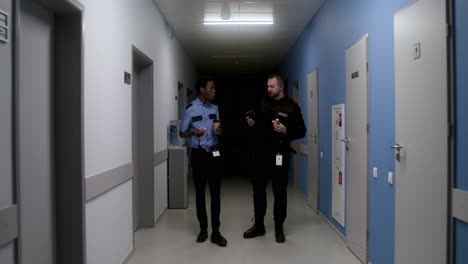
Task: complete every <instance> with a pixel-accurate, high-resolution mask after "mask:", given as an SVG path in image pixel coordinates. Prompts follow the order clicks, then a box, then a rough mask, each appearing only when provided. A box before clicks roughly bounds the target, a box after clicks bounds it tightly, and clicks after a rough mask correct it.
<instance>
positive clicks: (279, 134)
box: [244, 74, 306, 243]
mask: <svg viewBox="0 0 468 264" xmlns="http://www.w3.org/2000/svg"><path fill="white" fill-rule="evenodd" d="M267 86H268V95H269V97H268V98H263V99H262V100H261V102H260V104H259V106H258V109H257V110H256V111H249V112H247V114H246V122H247V125H248V126H249V130H250V134H251V136H252V139H253V142H255V146H254V150H253V159H254V160H253V164H254V167H255V169H254V170H253V174H252V175H251V182H252V187H253V200H254V212H255V223H254V225H253V227H251V228H250V229H249V230H247V231H246V232H244V238H253V237H257V236H263V235H265V225H264V217H265V213H266V206H267V201H266V186H267V183H268V180H269V178H271V182H272V186H273V194H274V198H275V201H274V208H273V215H274V220H275V239H276V242H278V243H284V242H285V241H286V238H285V235H284V230H283V223H284V220H285V219H286V207H287V193H286V187H287V185H288V169H289V163H290V158H291V151H292V149H291V147H290V146H289V144H290V142H291V140H295V139H299V138H303V137H304V136H305V131H306V128H305V125H304V119H303V118H302V114H301V109H300V108H299V106H298V105H297V104H296V103H295V102H293V101H292V100H291V99H289V98H287V97H286V96H285V94H284V84H283V79H282V78H281V76H280V75H277V74H273V75H270V77H269V78H268V83H267Z"/></svg>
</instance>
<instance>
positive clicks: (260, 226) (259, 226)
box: [244, 224, 265, 238]
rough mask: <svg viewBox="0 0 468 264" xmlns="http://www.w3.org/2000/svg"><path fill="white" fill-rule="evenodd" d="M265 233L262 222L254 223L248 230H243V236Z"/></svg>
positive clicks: (248, 236)
mask: <svg viewBox="0 0 468 264" xmlns="http://www.w3.org/2000/svg"><path fill="white" fill-rule="evenodd" d="M264 235H265V226H264V225H263V224H255V225H254V226H252V227H251V228H250V229H249V230H247V231H245V232H244V238H254V237H258V236H264Z"/></svg>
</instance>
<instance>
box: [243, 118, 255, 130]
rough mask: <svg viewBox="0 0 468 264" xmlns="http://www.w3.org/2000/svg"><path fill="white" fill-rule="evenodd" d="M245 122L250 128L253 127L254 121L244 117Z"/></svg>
mask: <svg viewBox="0 0 468 264" xmlns="http://www.w3.org/2000/svg"><path fill="white" fill-rule="evenodd" d="M245 120H246V121H247V125H249V126H250V127H252V126H253V125H255V121H254V120H253V119H251V118H249V117H248V116H246V117H245Z"/></svg>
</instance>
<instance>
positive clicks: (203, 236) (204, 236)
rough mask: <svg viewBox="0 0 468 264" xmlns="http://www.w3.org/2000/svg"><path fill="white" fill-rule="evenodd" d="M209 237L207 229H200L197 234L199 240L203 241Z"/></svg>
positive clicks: (199, 241)
mask: <svg viewBox="0 0 468 264" xmlns="http://www.w3.org/2000/svg"><path fill="white" fill-rule="evenodd" d="M207 238H208V231H207V230H206V229H202V230H200V233H199V234H198V236H197V242H198V243H203V242H205V240H206V239H207Z"/></svg>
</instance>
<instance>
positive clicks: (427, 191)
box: [392, 0, 449, 264]
mask: <svg viewBox="0 0 468 264" xmlns="http://www.w3.org/2000/svg"><path fill="white" fill-rule="evenodd" d="M394 30H395V118H396V123H395V125H396V131H395V133H396V135H395V137H396V142H395V145H394V146H392V147H393V148H395V169H396V171H395V173H396V178H395V182H396V186H395V191H396V193H395V197H396V198H395V263H397V264H399V263H412V264H418V263H421V264H422V263H424V264H431V263H434V264H435V263H437V264H440V263H447V259H446V258H447V224H448V223H447V219H448V213H447V212H448V208H447V202H448V201H447V196H448V158H447V156H448V124H449V119H448V84H447V83H448V81H447V32H446V1H444V0H419V1H414V2H413V3H411V4H410V5H409V6H407V7H405V8H404V9H402V10H401V11H399V12H398V13H397V14H396V15H395V18H394Z"/></svg>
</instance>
